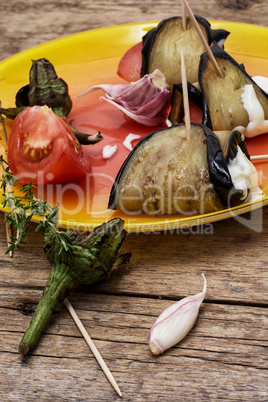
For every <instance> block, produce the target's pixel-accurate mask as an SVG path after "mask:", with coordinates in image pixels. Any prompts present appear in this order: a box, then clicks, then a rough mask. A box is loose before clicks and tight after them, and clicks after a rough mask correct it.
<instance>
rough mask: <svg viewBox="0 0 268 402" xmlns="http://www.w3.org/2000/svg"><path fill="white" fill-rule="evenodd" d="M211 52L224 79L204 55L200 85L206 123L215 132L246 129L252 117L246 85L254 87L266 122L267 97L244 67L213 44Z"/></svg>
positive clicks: (267, 111) (201, 63)
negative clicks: (244, 96)
mask: <svg viewBox="0 0 268 402" xmlns="http://www.w3.org/2000/svg"><path fill="white" fill-rule="evenodd" d="M211 50H212V52H213V54H214V56H215V58H216V60H217V63H218V65H219V67H220V69H221V71H222V73H223V75H224V78H221V77H219V76H218V75H217V73H216V71H215V69H214V67H213V65H212V63H211V61H210V60H209V57H208V55H207V53H204V54H203V55H202V56H201V60H200V68H199V84H200V88H201V91H202V94H203V102H204V103H203V108H204V120H205V121H206V124H207V125H208V126H209V127H210V128H211V129H212V130H213V131H221V130H227V131H232V130H233V129H235V128H236V127H247V125H248V123H249V115H248V112H247V110H246V109H245V107H244V104H243V101H242V93H243V91H244V86H245V85H252V86H253V88H254V91H255V93H256V96H257V98H258V101H259V102H260V104H261V106H262V108H263V111H264V116H265V119H266V120H267V119H268V95H267V94H266V93H265V92H264V91H263V90H262V89H261V88H260V87H259V86H258V85H257V84H256V83H255V82H254V81H253V80H252V78H251V77H250V76H249V75H248V74H247V72H246V71H245V69H244V67H243V66H241V65H240V64H238V63H237V62H236V61H235V60H234V59H233V58H232V57H231V56H230V55H229V54H228V53H227V52H225V51H224V50H223V49H222V48H220V47H219V46H218V45H213V47H212V48H211ZM204 120H203V122H204Z"/></svg>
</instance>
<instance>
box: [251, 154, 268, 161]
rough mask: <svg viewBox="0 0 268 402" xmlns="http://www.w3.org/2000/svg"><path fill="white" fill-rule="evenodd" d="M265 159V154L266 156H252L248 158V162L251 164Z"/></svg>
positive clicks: (267, 157) (267, 156)
mask: <svg viewBox="0 0 268 402" xmlns="http://www.w3.org/2000/svg"><path fill="white" fill-rule="evenodd" d="M265 159H268V155H267V154H266V155H253V156H250V160H251V161H252V162H254V161H264V160H265Z"/></svg>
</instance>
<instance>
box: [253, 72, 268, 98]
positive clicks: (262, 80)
mask: <svg viewBox="0 0 268 402" xmlns="http://www.w3.org/2000/svg"><path fill="white" fill-rule="evenodd" d="M252 79H253V81H255V82H256V84H257V85H258V86H259V87H260V88H261V89H262V90H263V91H264V92H266V93H267V94H268V78H267V77H262V76H261V75H257V76H256V77H252Z"/></svg>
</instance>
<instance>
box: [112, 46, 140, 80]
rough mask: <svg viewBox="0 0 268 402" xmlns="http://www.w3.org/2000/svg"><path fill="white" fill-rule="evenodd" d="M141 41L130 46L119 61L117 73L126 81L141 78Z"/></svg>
mask: <svg viewBox="0 0 268 402" xmlns="http://www.w3.org/2000/svg"><path fill="white" fill-rule="evenodd" d="M142 48H143V43H142V42H139V43H137V44H136V45H134V46H132V47H131V48H130V49H129V50H128V51H127V52H126V53H125V54H124V56H123V57H122V59H121V60H120V62H119V65H118V69H117V74H118V75H119V77H121V78H123V79H124V80H126V81H128V82H134V81H138V80H139V79H140V78H141V63H142V56H141V51H142Z"/></svg>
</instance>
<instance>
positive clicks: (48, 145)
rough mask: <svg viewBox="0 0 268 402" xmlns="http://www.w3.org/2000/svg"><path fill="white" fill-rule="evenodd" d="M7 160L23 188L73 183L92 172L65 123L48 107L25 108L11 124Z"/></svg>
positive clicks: (89, 164)
mask: <svg viewBox="0 0 268 402" xmlns="http://www.w3.org/2000/svg"><path fill="white" fill-rule="evenodd" d="M7 159H8V163H9V165H10V169H11V171H12V173H13V174H14V176H16V177H17V178H18V180H19V181H20V182H22V183H24V184H27V183H29V182H30V181H32V182H33V183H34V184H47V183H61V182H66V181H74V180H76V179H78V178H80V177H82V176H84V175H85V174H86V173H88V172H90V171H91V162H90V157H89V156H88V155H84V154H83V151H82V148H81V145H80V144H79V142H78V141H77V139H76V137H75V135H74V134H73V132H72V130H71V128H70V127H69V126H68V124H67V122H66V120H65V119H64V118H62V117H59V116H57V115H56V114H55V113H54V112H53V111H52V110H51V109H50V108H48V107H47V106H33V107H26V108H25V109H24V110H23V111H22V112H21V113H20V114H19V115H18V116H17V117H16V119H15V120H14V122H13V124H12V127H11V130H10V135H9V139H8V152H7Z"/></svg>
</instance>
